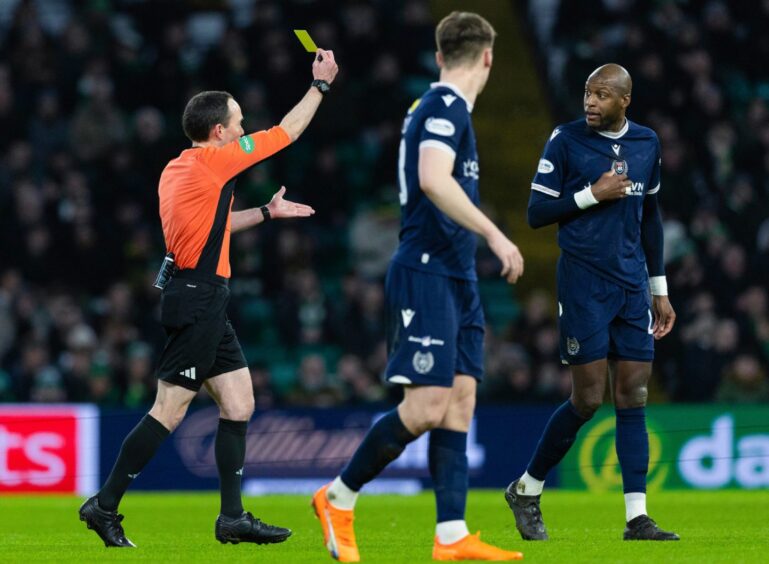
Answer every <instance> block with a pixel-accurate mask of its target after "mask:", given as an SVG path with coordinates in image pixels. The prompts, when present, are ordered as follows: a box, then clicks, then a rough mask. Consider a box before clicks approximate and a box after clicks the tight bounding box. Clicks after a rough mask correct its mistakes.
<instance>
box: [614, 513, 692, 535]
mask: <svg viewBox="0 0 769 564" xmlns="http://www.w3.org/2000/svg"><path fill="white" fill-rule="evenodd" d="M624 539H625V540H651V541H677V540H680V537H679V536H678V535H677V534H675V533H671V532H670V531H663V530H662V529H660V528H659V527H658V526H657V523H655V522H654V519H652V518H651V517H649V516H648V515H639V516H638V517H636V518H634V519H631V520H630V521H628V522H627V526H626V527H625V534H624Z"/></svg>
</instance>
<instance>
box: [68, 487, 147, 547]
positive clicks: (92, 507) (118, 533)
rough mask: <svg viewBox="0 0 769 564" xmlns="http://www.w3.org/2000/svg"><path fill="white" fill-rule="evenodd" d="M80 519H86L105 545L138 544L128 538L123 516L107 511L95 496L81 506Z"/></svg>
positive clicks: (86, 522) (127, 545)
mask: <svg viewBox="0 0 769 564" xmlns="http://www.w3.org/2000/svg"><path fill="white" fill-rule="evenodd" d="M80 520H81V521H85V524H86V526H87V527H88V528H89V529H92V530H94V531H96V534H97V535H99V536H100V537H101V540H103V541H104V546H107V547H109V546H120V547H125V548H135V547H136V545H135V544H134V543H132V542H131V541H130V540H128V539H127V538H126V536H125V532H124V531H123V525H121V521H122V520H123V516H122V515H120V514H119V513H118V512H117V511H107V510H106V509H102V508H101V507H99V500H98V498H97V497H96V496H93V497H91V498H89V499H87V500H86V501H85V503H83V505H81V506H80Z"/></svg>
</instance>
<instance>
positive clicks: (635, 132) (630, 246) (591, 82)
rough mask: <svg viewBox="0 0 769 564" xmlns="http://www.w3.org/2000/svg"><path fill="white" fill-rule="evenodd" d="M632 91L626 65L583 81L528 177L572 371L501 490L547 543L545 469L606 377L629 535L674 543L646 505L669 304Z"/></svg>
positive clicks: (652, 152) (524, 524)
mask: <svg viewBox="0 0 769 564" xmlns="http://www.w3.org/2000/svg"><path fill="white" fill-rule="evenodd" d="M631 90H632V81H631V79H630V75H629V74H628V72H627V71H626V70H625V69H624V68H622V67H621V66H619V65H614V64H609V65H604V66H602V67H599V68H598V69H596V70H595V71H594V72H593V73H592V74H591V75H590V76H589V77H588V79H587V82H586V84H585V95H584V109H585V118H584V119H580V120H577V121H573V122H571V123H567V124H564V125H561V126H558V127H557V128H556V129H555V130H554V131H553V133H552V134H551V136H550V139H549V140H548V142H547V144H546V145H545V150H544V153H543V155H542V158H541V159H540V161H539V164H538V166H537V173H536V175H535V176H534V180H533V181H532V184H531V197H530V200H529V209H528V219H529V224H530V225H531V226H532V227H534V228H538V227H542V226H544V225H550V224H552V223H558V245H559V246H560V248H561V257H560V259H559V261H558V283H557V286H558V316H559V329H560V353H561V359H562V362H563V363H564V364H568V365H569V366H570V368H571V373H572V394H571V397H570V398H569V400H568V401H567V402H565V403H564V404H563V405H562V406H560V407H559V408H558V409H557V410H556V412H555V413H554V414H553V415H552V417H551V418H550V420H549V421H548V424H547V426H546V427H545V430H544V432H543V434H542V437H541V438H540V441H539V444H538V445H537V449H536V451H535V453H534V456H533V457H532V459H531V461H530V462H529V465H528V467H527V470H526V472H525V473H524V474H523V475H522V476H521V477H520V478H519V479H518V480H515V481H514V482H513V483H511V484H510V486H508V488H507V490H506V492H505V497H506V499H507V502H508V504H509V505H510V508H511V509H512V510H513V514H514V515H515V520H516V526H517V528H518V530H519V532H520V533H521V536H522V537H523V538H524V539H527V540H547V538H548V535H547V531H546V529H545V525H544V522H543V520H542V513H541V511H540V495H541V493H542V487H543V484H544V480H545V477H546V475H547V473H548V472H549V471H550V470H551V469H552V468H553V467H554V466H555V465H556V464H558V462H560V460H561V459H562V458H563V457H564V455H565V454H566V452H568V450H569V448H570V447H571V445H572V444H573V443H574V441H575V439H576V435H577V431H578V430H579V428H580V427H581V426H582V425H584V424H585V423H586V422H587V421H588V420H590V418H592V416H593V414H594V413H595V411H596V410H597V409H598V408H599V407H600V405H601V403H602V401H603V395H604V390H605V389H606V381H607V378H608V377H609V376H610V375H611V390H612V397H613V399H614V406H615V410H616V411H615V413H616V446H617V456H618V459H619V463H620V467H621V469H622V481H623V486H624V493H625V508H626V511H625V520H626V523H627V525H626V528H625V532H624V538H625V540H678V535H676V534H675V533H670V532H667V531H663V530H661V529H660V528H659V527H657V525H656V524H655V522H654V521H653V520H652V519H651V518H649V516H648V515H647V512H646V475H647V472H648V465H649V438H648V434H647V431H646V416H645V405H646V397H647V384H648V381H649V377H650V375H651V362H652V360H653V359H654V339H660V338H662V337H664V336H665V335H666V334H667V333H669V332H670V330H671V329H672V327H673V323H674V321H675V313H674V312H673V308H672V307H671V305H670V301H669V300H668V297H667V284H666V281H665V269H664V262H663V256H662V248H663V232H662V221H661V218H660V212H659V206H658V203H657V193H658V192H659V190H660V165H661V159H660V144H659V140H658V139H657V135H656V133H655V132H654V131H652V130H651V129H649V128H647V127H643V126H641V125H639V124H637V123H633V122H631V121H630V120H628V119H627V118H626V117H625V111H626V109H627V107H628V106H629V105H630V96H631ZM650 294H651V295H650Z"/></svg>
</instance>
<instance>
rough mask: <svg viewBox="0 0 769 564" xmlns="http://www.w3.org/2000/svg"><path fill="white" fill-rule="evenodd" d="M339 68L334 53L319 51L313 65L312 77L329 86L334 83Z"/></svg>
mask: <svg viewBox="0 0 769 564" xmlns="http://www.w3.org/2000/svg"><path fill="white" fill-rule="evenodd" d="M337 72H339V67H338V66H337V64H336V61H335V60H334V52H333V51H326V50H324V49H318V51H317V52H316V57H315V60H314V61H313V63H312V77H313V78H315V79H316V80H325V81H326V82H328V83H329V84H331V83H332V82H334V78H336V73H337Z"/></svg>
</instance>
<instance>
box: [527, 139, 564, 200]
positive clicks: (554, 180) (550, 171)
mask: <svg viewBox="0 0 769 564" xmlns="http://www.w3.org/2000/svg"><path fill="white" fill-rule="evenodd" d="M565 172H566V148H565V142H564V136H563V134H562V133H561V129H560V128H559V127H556V128H555V129H554V130H553V133H552V134H551V135H550V139H549V140H548V141H547V143H546V144H545V150H544V151H543V152H542V157H541V158H540V159H539V163H538V164H537V172H536V174H535V175H534V179H533V180H532V181H531V189H532V190H534V191H536V192H540V193H542V194H547V195H548V196H551V197H553V198H558V197H560V196H561V189H562V187H563V179H564V177H565Z"/></svg>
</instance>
